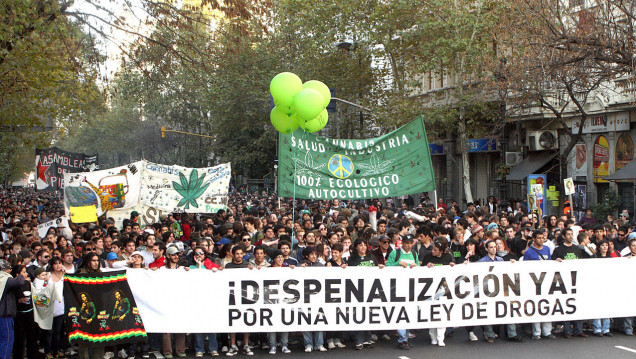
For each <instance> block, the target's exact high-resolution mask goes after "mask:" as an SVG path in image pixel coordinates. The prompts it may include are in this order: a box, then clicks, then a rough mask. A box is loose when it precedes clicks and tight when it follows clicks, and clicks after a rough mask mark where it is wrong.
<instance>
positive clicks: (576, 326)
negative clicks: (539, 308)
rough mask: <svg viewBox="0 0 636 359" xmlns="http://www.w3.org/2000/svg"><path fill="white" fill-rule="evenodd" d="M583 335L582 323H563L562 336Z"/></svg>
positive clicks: (575, 321) (578, 321) (580, 321)
mask: <svg viewBox="0 0 636 359" xmlns="http://www.w3.org/2000/svg"><path fill="white" fill-rule="evenodd" d="M581 333H583V321H582V320H573V321H571V322H563V334H572V335H579V334H581Z"/></svg>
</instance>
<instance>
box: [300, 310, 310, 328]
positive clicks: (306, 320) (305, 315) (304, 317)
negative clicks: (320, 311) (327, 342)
mask: <svg viewBox="0 0 636 359" xmlns="http://www.w3.org/2000/svg"><path fill="white" fill-rule="evenodd" d="M303 321H304V323H303ZM303 324H307V325H311V308H307V313H305V310H303V309H298V325H303Z"/></svg>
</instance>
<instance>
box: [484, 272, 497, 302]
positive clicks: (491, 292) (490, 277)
mask: <svg viewBox="0 0 636 359" xmlns="http://www.w3.org/2000/svg"><path fill="white" fill-rule="evenodd" d="M489 283H492V287H494V288H492V289H491V288H490V287H491V285H489ZM483 286H484V294H485V295H486V297H489V298H494V297H496V296H497V295H498V294H499V278H498V277H497V276H496V275H494V274H486V275H485V276H484V283H483Z"/></svg>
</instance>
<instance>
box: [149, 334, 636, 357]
mask: <svg viewBox="0 0 636 359" xmlns="http://www.w3.org/2000/svg"><path fill="white" fill-rule="evenodd" d="M476 334H477V335H480V331H479V330H477V333H476ZM428 338H429V337H428V332H427V331H426V330H421V331H418V332H417V338H415V339H413V340H412V343H413V348H412V349H411V350H400V349H398V347H397V344H396V341H392V342H388V341H380V342H379V343H377V344H376V345H375V347H374V348H372V349H366V348H365V349H363V350H361V351H356V350H353V349H352V345H351V343H347V344H348V345H347V348H344V349H334V350H330V351H329V352H327V353H317V352H313V353H311V354H306V353H304V352H303V348H302V346H301V343H298V344H295V345H292V346H291V350H292V353H291V354H288V355H284V354H282V353H280V350H279V352H278V353H277V354H276V356H274V355H269V354H268V353H267V351H266V350H260V349H255V350H254V356H253V358H268V357H269V358H273V357H290V358H292V357H293V358H296V357H308V358H322V359H335V358H347V359H369V358H370V357H371V358H387V359H416V358H417V359H419V358H427V359H435V358H444V359H447V358H471V359H472V358H515V359H523V358H532V359H548V358H550V359H553V358H568V359H570V358H576V359H581V358H602V359H606V358H612V359H619V358H636V337H628V336H625V335H622V334H620V333H614V336H613V337H612V338H607V337H603V338H597V337H594V336H590V337H589V338H585V339H583V338H577V337H575V338H572V339H564V338H562V337H561V336H558V337H557V339H541V340H538V341H534V340H526V341H525V342H523V343H512V342H508V341H506V340H497V341H496V342H495V343H494V344H489V343H487V342H484V341H479V342H470V341H468V336H467V335H466V332H465V330H464V329H460V330H457V332H456V334H455V335H454V336H453V337H451V338H447V340H446V347H443V348H440V347H437V346H432V345H431V344H430V341H429V340H428ZM294 339H300V337H295V336H294ZM188 354H189V356H188V358H194V354H193V353H188ZM205 357H206V358H210V356H209V355H205ZM223 357H225V356H224V355H221V356H220V357H219V358H223ZM237 357H238V358H245V357H246V356H245V355H243V354H239V355H237V356H235V358H237ZM151 358H152V356H151ZM157 358H162V356H157Z"/></svg>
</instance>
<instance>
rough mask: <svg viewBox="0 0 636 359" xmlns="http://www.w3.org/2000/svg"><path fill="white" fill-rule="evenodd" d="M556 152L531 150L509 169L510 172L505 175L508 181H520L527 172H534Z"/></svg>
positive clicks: (550, 159) (554, 155) (555, 154)
mask: <svg viewBox="0 0 636 359" xmlns="http://www.w3.org/2000/svg"><path fill="white" fill-rule="evenodd" d="M557 154H558V153H545V152H543V151H541V152H531V153H529V154H528V157H526V158H524V159H523V160H522V161H521V162H519V164H517V165H516V166H514V167H512V169H510V174H509V175H507V176H506V180H508V181H521V180H524V179H525V178H526V177H528V175H529V174H532V173H535V172H536V171H538V170H539V169H540V168H541V167H543V166H545V165H546V164H547V163H548V162H550V161H552V159H553V158H554V157H556V156H557Z"/></svg>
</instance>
